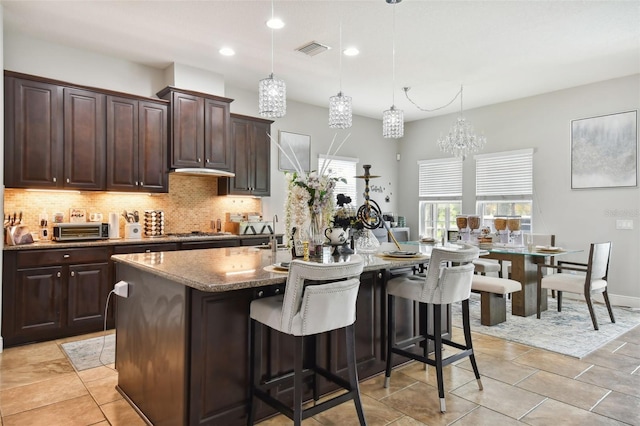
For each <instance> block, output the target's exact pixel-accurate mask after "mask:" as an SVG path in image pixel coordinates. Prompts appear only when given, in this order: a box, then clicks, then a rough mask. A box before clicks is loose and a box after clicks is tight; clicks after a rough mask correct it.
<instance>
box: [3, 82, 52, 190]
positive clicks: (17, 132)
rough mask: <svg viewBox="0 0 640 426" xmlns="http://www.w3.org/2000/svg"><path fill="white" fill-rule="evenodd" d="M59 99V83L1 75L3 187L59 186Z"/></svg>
mask: <svg viewBox="0 0 640 426" xmlns="http://www.w3.org/2000/svg"><path fill="white" fill-rule="evenodd" d="M62 99H63V96H62V87H60V86H57V85H54V84H47V83H40V82H35V81H30V80H22V79H19V78H13V77H6V78H5V143H4V147H5V161H4V164H5V175H4V176H5V177H4V183H5V185H6V186H7V187H9V188H61V187H62V184H63V182H62V148H63V145H62V141H63V139H62V131H63V127H62V113H63V107H62V105H63V101H62Z"/></svg>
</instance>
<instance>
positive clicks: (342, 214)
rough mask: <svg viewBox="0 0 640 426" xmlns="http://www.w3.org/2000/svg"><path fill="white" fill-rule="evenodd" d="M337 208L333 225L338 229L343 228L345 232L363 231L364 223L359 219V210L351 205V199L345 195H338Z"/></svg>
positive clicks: (332, 221)
mask: <svg viewBox="0 0 640 426" xmlns="http://www.w3.org/2000/svg"><path fill="white" fill-rule="evenodd" d="M336 204H337V206H338V207H337V208H336V210H335V213H334V215H333V219H332V220H331V223H332V224H333V226H334V227H336V228H342V229H344V230H345V231H346V230H347V228H351V229H362V228H363V225H362V222H360V220H359V219H358V217H357V210H356V208H355V207H353V206H352V205H351V197H348V196H346V195H344V194H338V195H337V196H336Z"/></svg>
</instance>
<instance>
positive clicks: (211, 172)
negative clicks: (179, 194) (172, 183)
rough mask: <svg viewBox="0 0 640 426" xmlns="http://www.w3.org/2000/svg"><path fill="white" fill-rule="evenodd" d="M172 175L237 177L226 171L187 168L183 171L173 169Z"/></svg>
mask: <svg viewBox="0 0 640 426" xmlns="http://www.w3.org/2000/svg"><path fill="white" fill-rule="evenodd" d="M171 173H177V174H181V175H191V176H215V177H235V176H236V175H235V173H231V172H226V171H224V170H216V169H205V168H202V169H200V168H197V167H185V168H182V169H173V170H171Z"/></svg>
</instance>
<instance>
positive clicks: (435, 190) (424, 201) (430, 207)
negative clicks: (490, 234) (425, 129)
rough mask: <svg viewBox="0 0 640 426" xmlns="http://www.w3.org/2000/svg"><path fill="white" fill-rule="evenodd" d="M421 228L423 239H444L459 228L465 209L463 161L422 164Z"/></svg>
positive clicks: (451, 159) (420, 190) (449, 160)
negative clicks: (452, 230) (447, 234)
mask: <svg viewBox="0 0 640 426" xmlns="http://www.w3.org/2000/svg"><path fill="white" fill-rule="evenodd" d="M418 197H419V199H420V201H419V213H418V216H419V221H420V223H419V227H418V228H419V229H418V233H419V235H420V237H421V238H424V237H433V238H436V239H440V238H442V237H443V236H444V234H445V233H446V230H447V229H456V215H458V214H460V211H461V210H462V159H461V158H445V159H438V160H424V161H418Z"/></svg>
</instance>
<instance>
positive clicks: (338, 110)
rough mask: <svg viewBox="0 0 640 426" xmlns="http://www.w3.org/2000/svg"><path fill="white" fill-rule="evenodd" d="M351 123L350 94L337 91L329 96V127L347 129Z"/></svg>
mask: <svg viewBox="0 0 640 426" xmlns="http://www.w3.org/2000/svg"><path fill="white" fill-rule="evenodd" d="M352 123H353V114H352V108H351V96H345V95H343V94H342V92H338V94H337V95H336V96H331V97H330V98H329V127H331V128H333V129H348V128H349V127H351V124H352Z"/></svg>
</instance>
